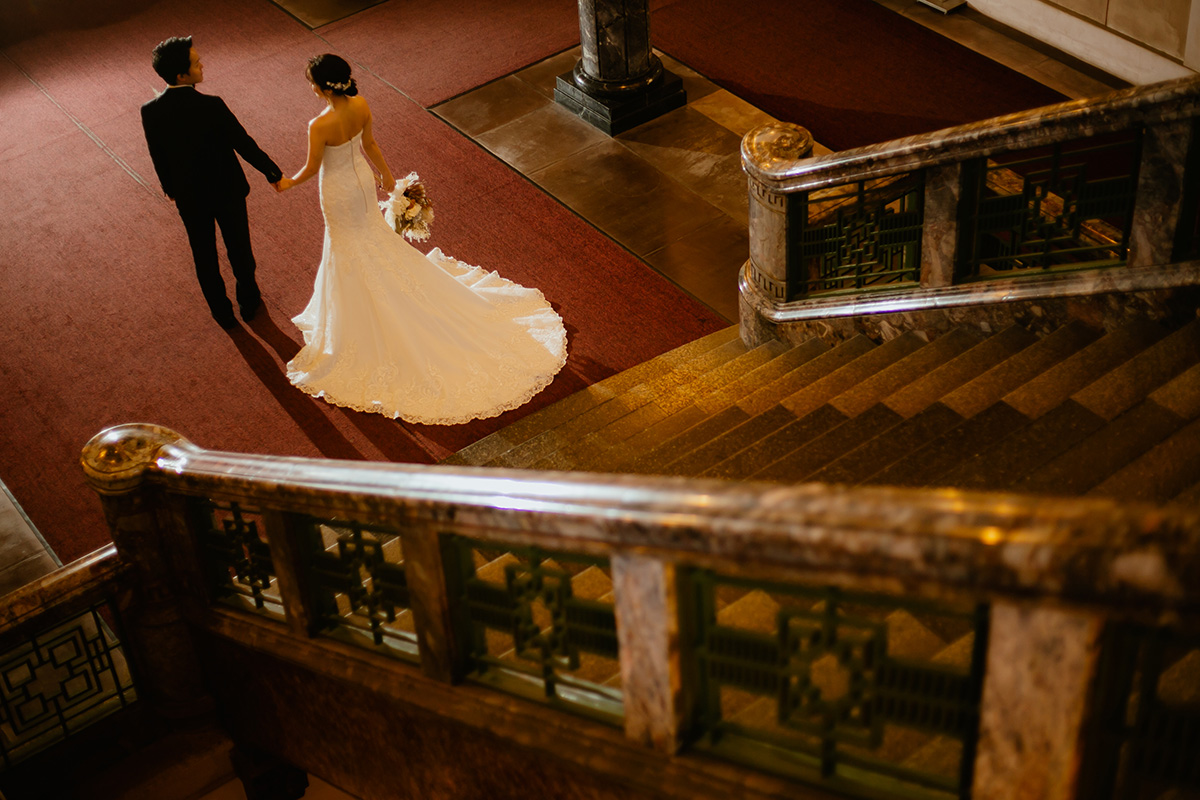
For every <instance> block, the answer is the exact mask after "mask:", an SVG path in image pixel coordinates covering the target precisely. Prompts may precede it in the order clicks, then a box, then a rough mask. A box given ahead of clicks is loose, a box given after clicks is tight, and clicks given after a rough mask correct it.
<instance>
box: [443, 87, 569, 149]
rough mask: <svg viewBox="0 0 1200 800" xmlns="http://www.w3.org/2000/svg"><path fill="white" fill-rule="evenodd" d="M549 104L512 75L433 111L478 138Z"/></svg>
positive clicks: (461, 96)
mask: <svg viewBox="0 0 1200 800" xmlns="http://www.w3.org/2000/svg"><path fill="white" fill-rule="evenodd" d="M549 102H550V100H549V99H548V98H547V97H546V96H545V95H543V94H541V93H540V92H538V91H537V90H536V89H534V88H533V87H532V86H531V85H529V84H528V83H526V82H525V81H523V80H521V79H520V78H518V77H516V76H514V75H509V76H508V77H507V78H501V79H500V80H498V81H492V82H491V83H489V84H487V85H486V86H481V87H480V88H478V89H476V90H474V91H472V92H468V93H467V94H464V95H459V96H458V97H456V98H454V99H453V100H447V101H446V102H444V103H442V104H440V105H437V106H434V107H433V108H432V109H431V110H432V111H433V113H435V114H437V115H438V116H439V117H441V118H442V119H444V120H446V121H447V122H449V123H450V124H451V125H453V126H454V127H456V128H458V129H459V130H460V131H462V132H463V133H465V134H467V135H468V136H478V135H479V134H482V133H485V132H487V131H490V130H493V129H495V128H497V127H499V126H501V125H504V124H505V123H508V122H512V121H513V120H514V119H517V118H518V117H522V116H524V115H526V114H528V113H529V112H531V111H533V110H535V109H537V108H540V107H542V106H544V105H546V104H547V103H549Z"/></svg>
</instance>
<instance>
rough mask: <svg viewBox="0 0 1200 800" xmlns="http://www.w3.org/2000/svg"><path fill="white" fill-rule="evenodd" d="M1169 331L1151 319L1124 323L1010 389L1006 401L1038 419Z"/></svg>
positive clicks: (1032, 417)
mask: <svg viewBox="0 0 1200 800" xmlns="http://www.w3.org/2000/svg"><path fill="white" fill-rule="evenodd" d="M1165 335H1166V331H1165V330H1163V328H1162V327H1161V326H1160V325H1157V324H1155V323H1153V322H1150V321H1149V320H1137V321H1135V322H1131V323H1129V324H1128V325H1123V326H1121V327H1120V328H1117V329H1116V330H1114V331H1112V332H1110V333H1107V334H1105V335H1104V336H1101V337H1100V338H1099V339H1097V340H1096V341H1095V342H1093V343H1092V344H1090V345H1088V346H1087V347H1085V348H1083V349H1082V350H1080V351H1079V352H1078V353H1075V354H1074V355H1072V356H1069V357H1067V358H1065V359H1063V360H1062V361H1060V362H1059V363H1058V364H1055V365H1054V366H1053V367H1051V368H1050V369H1048V370H1046V371H1045V372H1043V373H1042V374H1041V375H1038V376H1037V377H1035V378H1033V379H1032V380H1030V381H1027V382H1026V383H1024V384H1022V385H1021V386H1019V387H1018V388H1016V389H1014V390H1013V391H1011V392H1009V393H1008V394H1007V395H1005V397H1004V402H1006V403H1008V404H1009V405H1010V406H1012V407H1013V408H1015V409H1016V410H1017V411H1020V412H1021V413H1022V414H1024V415H1025V416H1027V417H1029V418H1030V419H1037V418H1038V417H1040V416H1042V415H1043V414H1045V413H1047V412H1049V411H1050V410H1051V409H1052V408H1055V407H1057V406H1058V405H1059V404H1060V403H1063V402H1065V401H1066V400H1067V398H1068V397H1070V396H1071V395H1073V394H1075V393H1076V392H1078V391H1079V390H1080V389H1083V388H1084V387H1085V386H1088V385H1089V384H1091V383H1093V382H1094V381H1097V380H1099V379H1100V378H1101V377H1102V376H1104V375H1106V374H1108V373H1109V372H1112V371H1113V370H1115V369H1116V368H1117V367H1118V366H1119V365H1121V364H1124V363H1125V362H1127V361H1129V360H1130V359H1131V358H1133V357H1134V356H1136V355H1138V354H1139V353H1141V352H1142V351H1144V350H1146V349H1148V348H1149V347H1150V346H1151V345H1153V344H1154V343H1155V342H1157V341H1158V340H1160V339H1162V338H1163V337H1164V336H1165Z"/></svg>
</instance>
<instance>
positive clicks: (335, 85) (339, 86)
mask: <svg viewBox="0 0 1200 800" xmlns="http://www.w3.org/2000/svg"><path fill="white" fill-rule="evenodd" d="M325 85H326V86H328V87H329V88H330V89H337V90H338V91H339V92H344V91H346V90H347V89H349V88H350V81H345V82H344V83H327V84H325Z"/></svg>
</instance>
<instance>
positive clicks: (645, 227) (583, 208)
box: [529, 139, 723, 256]
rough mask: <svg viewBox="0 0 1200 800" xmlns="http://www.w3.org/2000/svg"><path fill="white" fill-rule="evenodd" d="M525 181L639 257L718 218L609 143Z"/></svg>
mask: <svg viewBox="0 0 1200 800" xmlns="http://www.w3.org/2000/svg"><path fill="white" fill-rule="evenodd" d="M529 177H530V178H531V179H532V180H533V181H534V182H536V183H537V184H539V185H540V186H541V187H542V188H544V189H545V190H546V191H548V192H550V194H552V195H554V196H555V197H556V198H558V199H559V200H560V201H562V202H563V203H564V204H565V205H567V206H568V207H570V208H571V209H573V210H574V211H575V212H576V213H578V214H579V215H580V216H582V217H583V218H584V219H586V220H588V221H589V222H591V223H592V224H593V225H595V226H596V227H598V228H600V229H601V230H602V231H604V232H605V233H607V234H608V235H609V236H611V237H612V238H614V239H616V240H617V241H618V242H620V243H621V244H622V245H624V246H625V247H627V248H629V249H630V250H631V251H633V253H634V254H636V255H639V256H640V255H645V254H646V253H651V252H654V251H655V250H659V249H661V248H663V247H665V246H666V245H667V244H670V243H671V242H673V241H675V240H676V239H679V238H680V237H682V236H685V235H686V234H688V233H691V232H692V231H694V230H696V229H698V228H700V227H702V226H704V225H706V224H709V223H711V222H712V221H714V220H716V219H718V218H720V217H721V216H723V215H722V213H721V211H720V210H718V209H717V208H715V207H714V206H712V205H711V204H709V203H708V202H707V201H705V200H704V199H703V198H701V197H699V196H698V195H696V194H695V193H694V192H691V191H689V190H687V189H685V188H684V187H683V186H681V185H680V184H679V183H677V182H675V181H673V180H671V179H670V178H668V177H667V176H665V175H663V174H662V173H661V172H659V171H658V170H657V169H654V168H653V167H650V166H649V165H648V164H647V163H646V162H645V161H643V160H642V159H640V158H638V157H637V156H636V155H634V154H633V153H632V152H631V151H630V150H629V148H627V147H625V146H624V145H623V144H621V143H620V142H618V141H616V140H613V139H606V140H605V141H603V142H600V143H599V144H597V145H594V146H592V147H589V148H587V149H586V150H582V151H580V152H578V153H575V154H574V155H572V156H570V157H568V158H565V159H563V160H562V161H559V162H557V163H555V164H552V165H550V166H549V167H547V168H545V169H543V170H539V171H537V172H534V173H532V174H530V175H529Z"/></svg>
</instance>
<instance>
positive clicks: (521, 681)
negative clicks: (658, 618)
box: [448, 537, 623, 722]
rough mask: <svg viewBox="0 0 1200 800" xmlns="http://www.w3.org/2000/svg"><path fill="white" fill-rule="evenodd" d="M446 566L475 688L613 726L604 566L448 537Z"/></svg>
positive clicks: (614, 687)
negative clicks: (482, 685)
mask: <svg viewBox="0 0 1200 800" xmlns="http://www.w3.org/2000/svg"><path fill="white" fill-rule="evenodd" d="M448 563H449V564H450V565H451V566H450V567H448V568H449V569H452V570H453V571H454V573H455V574H454V575H453V576H452V577H454V578H456V579H457V580H456V581H453V584H454V586H455V589H454V591H455V595H456V597H457V609H456V612H457V614H458V618H459V619H460V630H463V631H465V632H466V635H465V636H464V639H465V640H466V641H465V642H464V643H465V644H466V646H467V648H468V651H469V652H470V654H471V660H472V663H473V666H474V669H475V672H474V677H475V678H477V679H479V680H482V681H485V682H490V683H492V684H494V685H496V686H499V687H500V688H503V689H505V690H507V691H511V692H514V693H517V694H521V695H524V696H527V697H533V698H538V699H542V700H545V701H547V702H550V703H553V704H556V705H562V706H564V707H567V708H570V709H572V710H576V711H583V712H584V713H587V714H589V715H592V716H596V717H598V718H600V719H604V720H607V721H612V722H616V721H618V720H619V719H620V718H621V715H622V713H623V710H622V700H621V688H620V687H621V668H620V663H619V661H618V653H617V623H616V615H615V613H614V611H613V605H612V577H611V575H610V573H609V567H608V561H607V560H605V559H595V558H588V557H586V556H581V555H577V554H568V553H549V552H546V551H544V550H540V549H538V548H516V547H514V548H507V549H496V548H495V545H488V544H485V543H482V542H477V541H474V540H471V539H466V538H462V537H455V538H454V539H453V544H452V553H451V554H450V558H449V559H448Z"/></svg>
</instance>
